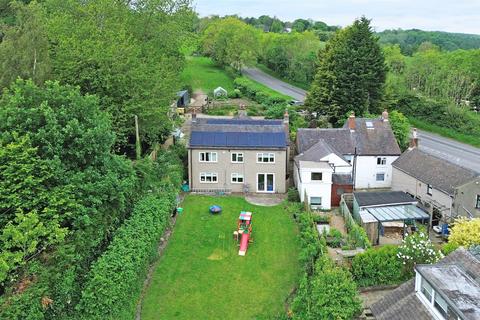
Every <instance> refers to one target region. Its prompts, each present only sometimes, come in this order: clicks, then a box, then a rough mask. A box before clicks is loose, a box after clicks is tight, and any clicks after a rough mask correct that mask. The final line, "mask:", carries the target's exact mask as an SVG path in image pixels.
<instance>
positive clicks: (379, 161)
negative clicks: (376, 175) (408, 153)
mask: <svg viewBox="0 0 480 320" xmlns="http://www.w3.org/2000/svg"><path fill="white" fill-rule="evenodd" d="M386 164H387V158H385V157H383V158H382V157H378V158H377V166H385V165H386Z"/></svg>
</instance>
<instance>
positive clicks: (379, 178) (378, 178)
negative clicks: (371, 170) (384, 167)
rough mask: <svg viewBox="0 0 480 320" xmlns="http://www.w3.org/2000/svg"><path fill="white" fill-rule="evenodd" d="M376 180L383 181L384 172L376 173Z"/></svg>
mask: <svg viewBox="0 0 480 320" xmlns="http://www.w3.org/2000/svg"><path fill="white" fill-rule="evenodd" d="M376 180H377V181H385V173H377V176H376Z"/></svg>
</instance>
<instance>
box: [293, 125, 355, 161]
mask: <svg viewBox="0 0 480 320" xmlns="http://www.w3.org/2000/svg"><path fill="white" fill-rule="evenodd" d="M320 140H323V141H325V142H326V143H327V144H329V145H330V146H331V147H333V148H335V150H337V152H339V153H340V154H342V155H343V154H354V153H355V146H354V143H353V142H354V140H353V137H352V133H351V132H350V130H349V129H342V128H337V129H305V128H300V129H298V131H297V151H298V153H305V152H306V151H307V150H308V149H310V148H311V147H313V146H314V145H315V144H317V143H318V142H319V141H320Z"/></svg>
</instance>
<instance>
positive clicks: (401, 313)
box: [370, 248, 480, 320]
mask: <svg viewBox="0 0 480 320" xmlns="http://www.w3.org/2000/svg"><path fill="white" fill-rule="evenodd" d="M448 266H455V268H458V269H460V270H462V271H463V272H465V273H466V274H467V275H468V276H469V277H470V278H471V279H473V281H474V282H476V285H480V259H479V258H478V257H476V256H475V255H474V254H472V252H470V251H468V250H465V249H463V248H459V249H457V250H455V251H454V252H452V253H451V254H449V255H448V256H446V257H445V258H443V259H442V260H441V261H440V262H438V263H436V264H434V265H424V266H418V267H417V270H419V272H420V273H421V274H422V276H424V273H425V272H423V273H422V270H421V269H422V268H426V269H428V268H431V269H432V270H434V269H435V268H440V269H441V268H444V267H448ZM425 277H426V279H427V280H429V281H430V283H431V284H432V286H433V287H434V289H436V290H437V291H440V292H441V294H442V296H445V295H444V292H443V291H442V289H441V288H439V286H438V284H436V283H435V282H434V281H432V279H431V278H429V276H428V275H426V276H425ZM457 282H458V278H454V279H453V280H452V279H450V280H449V281H448V283H444V284H443V285H442V286H445V285H446V284H451V285H453V286H455V285H456V284H457ZM460 289H463V288H460ZM471 292H472V291H470V293H471ZM454 293H456V294H459V293H461V292H460V291H456V292H454ZM468 293H469V292H467V294H468ZM466 301H467V302H468V303H470V304H471V305H470V306H467V310H465V311H462V310H461V309H460V310H459V311H461V312H462V313H463V316H464V317H465V318H466V319H478V316H476V315H475V314H474V313H473V312H474V311H478V309H476V308H478V307H479V304H480V296H476V295H475V296H473V297H471V296H470V297H468V296H462V302H460V303H458V304H455V301H453V304H454V305H455V307H459V308H464V307H465V306H466V305H464V304H463V303H465V302H466ZM450 302H452V301H450ZM475 304H476V306H475ZM450 305H452V304H450ZM472 305H473V306H472ZM370 310H371V311H372V313H373V315H374V316H375V318H376V319H377V320H390V319H391V320H412V319H415V320H417V319H418V320H430V319H433V316H432V315H431V314H430V313H429V311H428V310H427V308H426V307H425V306H424V305H423V304H422V302H420V300H419V299H418V298H417V296H416V294H415V279H411V280H409V281H407V282H406V283H404V284H402V285H401V286H399V287H398V288H397V289H395V290H394V291H392V292H390V293H389V294H387V295H386V296H385V297H383V298H382V299H380V300H379V301H377V302H376V303H374V304H373V305H372V306H370Z"/></svg>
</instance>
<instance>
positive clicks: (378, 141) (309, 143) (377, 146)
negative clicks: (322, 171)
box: [297, 118, 401, 158]
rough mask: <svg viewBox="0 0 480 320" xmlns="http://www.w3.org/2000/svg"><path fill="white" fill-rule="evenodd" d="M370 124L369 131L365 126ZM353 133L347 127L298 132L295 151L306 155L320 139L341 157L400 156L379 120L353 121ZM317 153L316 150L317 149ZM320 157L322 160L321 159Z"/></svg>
mask: <svg viewBox="0 0 480 320" xmlns="http://www.w3.org/2000/svg"><path fill="white" fill-rule="evenodd" d="M367 122H371V123H372V128H371V129H368V128H367V125H366V123H367ZM355 123H356V125H355V130H354V131H351V130H350V129H349V128H348V124H347V123H345V125H344V127H343V128H335V129H298V131H297V151H298V153H304V154H305V153H306V151H307V150H309V149H310V148H313V147H314V146H315V145H316V144H317V143H318V142H319V141H320V140H323V141H325V143H327V144H328V145H329V146H330V147H332V148H333V149H334V150H335V151H336V152H337V153H339V154H341V155H349V154H350V155H351V154H355V152H356V153H357V154H358V155H378V156H382V155H400V154H401V151H400V147H399V146H398V143H397V140H396V139H395V136H394V134H393V131H392V129H391V127H390V123H389V122H388V121H382V120H381V119H364V118H357V119H355ZM317 150H318V149H317ZM320 158H321V157H320Z"/></svg>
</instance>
